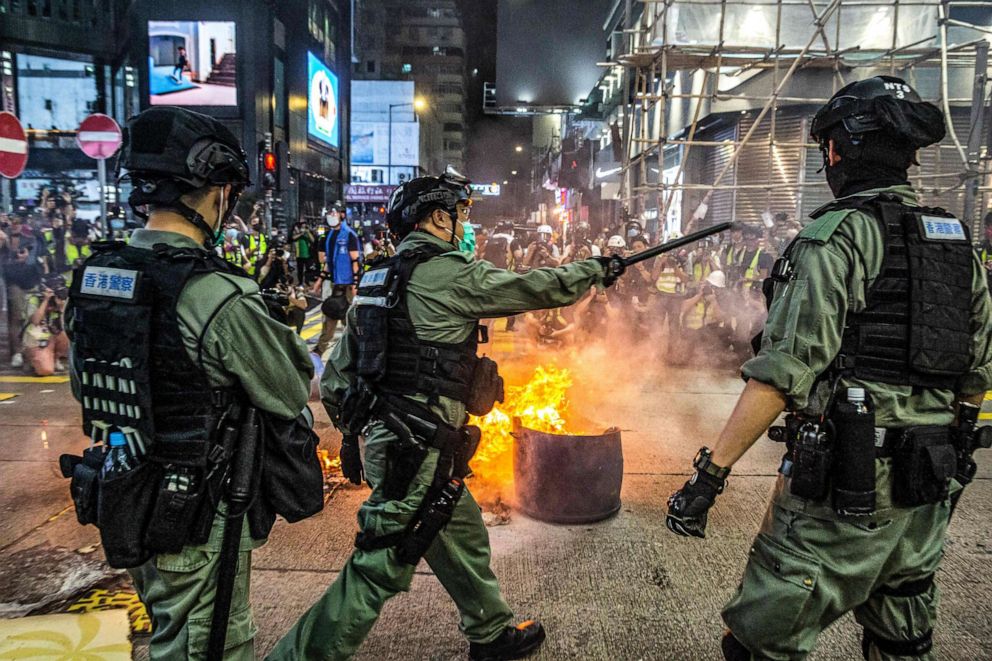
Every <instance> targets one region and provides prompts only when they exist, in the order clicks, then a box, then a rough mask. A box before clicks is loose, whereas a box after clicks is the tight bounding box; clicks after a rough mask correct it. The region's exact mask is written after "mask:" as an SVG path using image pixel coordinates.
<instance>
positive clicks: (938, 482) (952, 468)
mask: <svg viewBox="0 0 992 661" xmlns="http://www.w3.org/2000/svg"><path fill="white" fill-rule="evenodd" d="M892 470H893V479H892V502H893V503H895V504H896V505H898V506H900V507H916V506H918V505H929V504H933V503H939V502H942V501H944V500H945V499H946V498H947V496H948V490H949V488H950V483H951V478H952V477H954V474H955V473H956V472H957V455H956V453H955V450H954V445H953V444H952V443H951V430H950V428H949V427H937V426H927V427H910V428H908V429H906V430H905V431H903V435H902V439H901V441H900V443H899V446H898V447H897V448H896V450H895V452H894V453H893V455H892Z"/></svg>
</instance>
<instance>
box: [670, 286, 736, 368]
mask: <svg viewBox="0 0 992 661" xmlns="http://www.w3.org/2000/svg"><path fill="white" fill-rule="evenodd" d="M726 289H727V276H726V275H725V274H724V273H723V271H713V272H712V273H710V274H709V275H708V276H707V277H706V280H705V281H703V283H702V285H701V286H700V287H699V290H698V291H697V292H696V293H695V295H693V296H690V297H688V298H686V299H685V301H683V302H682V308H681V313H682V339H683V342H682V346H681V348H680V353H679V356H680V358H681V359H682V360H686V361H688V360H691V359H694V358H695V357H697V356H701V355H702V354H703V353H705V354H713V352H714V351H715V352H716V356H717V357H718V358H719V357H723V355H724V354H725V350H726V349H728V348H729V347H730V346H731V344H732V341H733V337H732V333H733V330H732V328H731V324H730V322H729V318H728V317H727V315H726V314H725V312H724V310H723V308H722V307H721V306H720V298H721V294H722V293H723V292H725V291H726Z"/></svg>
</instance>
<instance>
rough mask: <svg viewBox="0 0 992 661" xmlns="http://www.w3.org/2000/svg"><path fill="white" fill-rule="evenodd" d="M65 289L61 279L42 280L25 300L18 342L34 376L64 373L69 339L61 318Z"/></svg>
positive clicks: (67, 289)
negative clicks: (22, 323) (21, 331)
mask: <svg viewBox="0 0 992 661" xmlns="http://www.w3.org/2000/svg"><path fill="white" fill-rule="evenodd" d="M68 296H69V288H68V287H66V284H65V279H64V278H63V277H62V276H61V275H57V274H52V275H49V276H46V277H45V278H44V280H43V282H42V283H41V285H39V286H38V287H37V288H36V289H35V291H33V292H31V293H29V294H28V295H27V297H26V301H25V306H24V312H25V323H24V325H23V329H24V330H23V333H21V341H22V346H23V352H24V359H25V362H26V363H27V364H28V365H30V366H31V370H32V371H33V372H34V375H35V376H51V375H52V374H54V373H55V372H63V371H65V362H64V361H65V359H66V358H67V357H68V356H69V338H68V336H67V335H66V334H65V325H64V324H63V323H62V316H63V313H64V312H65V301H66V298H68Z"/></svg>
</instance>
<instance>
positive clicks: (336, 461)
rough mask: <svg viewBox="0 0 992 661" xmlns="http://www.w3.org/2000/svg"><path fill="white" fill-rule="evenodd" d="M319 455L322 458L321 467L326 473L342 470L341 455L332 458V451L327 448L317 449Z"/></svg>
mask: <svg viewBox="0 0 992 661" xmlns="http://www.w3.org/2000/svg"><path fill="white" fill-rule="evenodd" d="M317 457H318V458H319V459H320V468H321V470H323V471H324V475H325V476H326V475H328V474H329V473H334V472H339V471H340V470H341V457H334V458H333V459H332V458H331V453H330V452H328V451H327V450H317Z"/></svg>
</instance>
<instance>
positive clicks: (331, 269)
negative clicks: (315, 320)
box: [314, 202, 362, 356]
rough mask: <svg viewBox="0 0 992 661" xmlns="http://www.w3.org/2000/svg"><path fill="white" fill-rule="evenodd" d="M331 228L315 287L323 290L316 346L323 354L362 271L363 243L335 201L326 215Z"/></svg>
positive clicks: (346, 307)
mask: <svg viewBox="0 0 992 661" xmlns="http://www.w3.org/2000/svg"><path fill="white" fill-rule="evenodd" d="M327 226H328V227H329V228H330V231H329V232H328V233H327V238H326V239H324V250H323V252H321V253H320V259H321V265H322V266H323V270H322V271H321V273H320V277H319V279H318V280H317V282H316V283H314V290H315V291H316V290H318V289H319V291H320V292H321V300H323V301H324V303H323V304H322V305H321V311H322V312H323V314H324V322H323V326H322V327H321V330H320V338H319V339H318V340H317V346H316V348H315V349H314V350H315V351H316V352H317V355H318V356H323V355H324V352H325V351H327V347H329V346H330V345H331V342H332V341H333V340H334V331H335V330H336V329H337V327H338V322H339V321H344V319H345V313H346V312H347V310H348V306H350V305H351V301H352V299H353V298H354V297H355V285H356V284H357V283H358V274H359V272H360V271H361V254H362V245H361V241H360V240H359V239H358V235H357V234H355V230H353V229H352V228H351V227H349V226H348V223H347V222H345V208H344V204H342V203H341V202H336V203H335V204H334V207H333V208H332V209H331V211H330V212H329V213H328V214H327Z"/></svg>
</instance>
